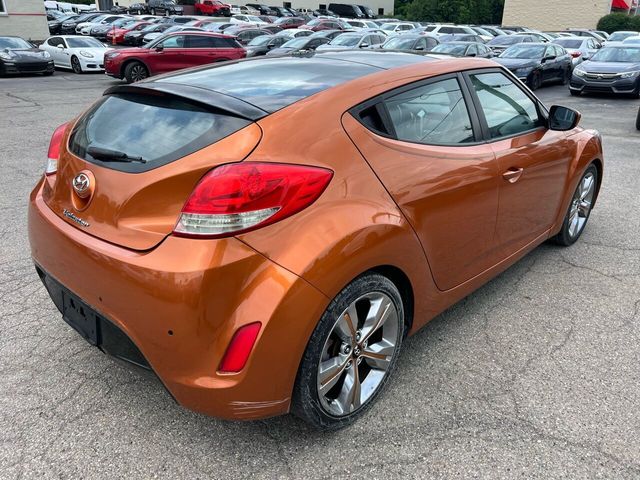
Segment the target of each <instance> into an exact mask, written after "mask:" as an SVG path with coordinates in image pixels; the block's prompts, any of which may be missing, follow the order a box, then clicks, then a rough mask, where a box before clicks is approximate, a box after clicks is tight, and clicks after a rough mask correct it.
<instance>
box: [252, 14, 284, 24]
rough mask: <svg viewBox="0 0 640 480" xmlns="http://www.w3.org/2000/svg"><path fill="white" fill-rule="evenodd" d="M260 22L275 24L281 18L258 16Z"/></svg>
mask: <svg viewBox="0 0 640 480" xmlns="http://www.w3.org/2000/svg"><path fill="white" fill-rule="evenodd" d="M256 17H258V18H259V19H260V20H262V21H263V22H266V23H273V22H275V21H276V20H278V18H279V17H274V16H273V15H256Z"/></svg>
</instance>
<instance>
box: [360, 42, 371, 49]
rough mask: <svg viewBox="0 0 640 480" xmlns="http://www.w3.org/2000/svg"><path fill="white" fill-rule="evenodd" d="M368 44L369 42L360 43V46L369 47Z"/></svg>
mask: <svg viewBox="0 0 640 480" xmlns="http://www.w3.org/2000/svg"><path fill="white" fill-rule="evenodd" d="M368 46H369V44H368V43H367V42H365V43H361V44H360V48H367V47H368Z"/></svg>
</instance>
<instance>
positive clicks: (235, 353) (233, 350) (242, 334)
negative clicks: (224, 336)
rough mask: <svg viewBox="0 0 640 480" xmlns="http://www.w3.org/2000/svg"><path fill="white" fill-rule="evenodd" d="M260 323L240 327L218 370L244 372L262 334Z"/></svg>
mask: <svg viewBox="0 0 640 480" xmlns="http://www.w3.org/2000/svg"><path fill="white" fill-rule="evenodd" d="M260 327H262V324H261V323H260V322H255V323H250V324H249V325H245V326H243V327H240V328H239V329H238V330H237V331H236V333H235V334H234V335H233V338H232V339H231V342H229V346H228V347H227V351H226V352H225V354H224V357H222V361H221V362H220V367H219V368H218V370H219V371H220V372H224V373H236V372H239V371H240V370H242V369H243V368H244V366H245V364H246V363H247V360H248V359H249V354H250V353H251V350H252V349H253V345H254V343H256V338H258V333H260Z"/></svg>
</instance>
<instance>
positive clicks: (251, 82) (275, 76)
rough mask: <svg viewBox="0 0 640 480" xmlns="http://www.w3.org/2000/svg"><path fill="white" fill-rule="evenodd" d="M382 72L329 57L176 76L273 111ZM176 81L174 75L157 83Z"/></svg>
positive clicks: (274, 61)
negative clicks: (331, 88) (345, 83)
mask: <svg viewBox="0 0 640 480" xmlns="http://www.w3.org/2000/svg"><path fill="white" fill-rule="evenodd" d="M379 71H380V69H379V68H376V67H372V66H370V65H364V64H361V63H352V62H344V61H341V60H332V59H329V58H326V59H319V58H316V59H313V58H309V59H307V58H278V59H275V58H274V59H272V60H269V61H261V62H240V63H235V64H230V65H224V66H219V67H214V68H212V67H206V68H203V69H200V70H197V71H194V72H189V73H179V74H176V75H177V76H179V77H180V78H179V82H180V83H184V84H187V85H194V86H198V87H203V88H209V89H211V90H215V91H218V92H221V93H226V94H227V95H231V96H233V97H236V98H239V99H241V100H244V101H246V102H248V103H251V104H253V105H255V106H257V107H259V108H262V109H263V110H266V111H268V112H274V111H276V110H279V109H281V108H282V107H285V106H287V105H290V104H292V103H294V102H296V101H298V100H301V99H303V98H305V97H308V96H310V95H313V94H315V93H318V92H321V91H323V90H326V89H327V88H330V87H333V86H336V85H339V84H341V83H344V82H347V81H349V80H353V79H355V78H358V77H361V76H364V75H369V74H371V73H376V72H379ZM256 79H259V81H257V80H256ZM177 80H178V79H176V78H174V76H173V75H171V76H165V77H163V78H162V79H158V80H156V81H158V82H164V81H167V82H172V81H177Z"/></svg>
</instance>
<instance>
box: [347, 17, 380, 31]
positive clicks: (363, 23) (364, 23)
mask: <svg viewBox="0 0 640 480" xmlns="http://www.w3.org/2000/svg"><path fill="white" fill-rule="evenodd" d="M345 22H347V23H348V24H349V25H351V26H352V27H353V28H354V30H359V29H361V28H380V25H378V24H377V23H376V22H372V21H371V20H357V19H351V18H349V19H346V20H345Z"/></svg>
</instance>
